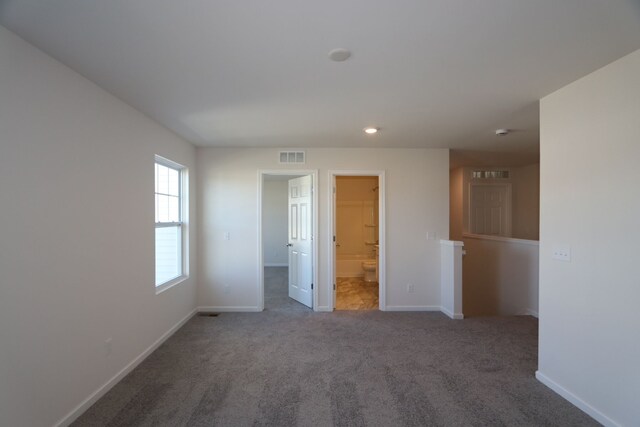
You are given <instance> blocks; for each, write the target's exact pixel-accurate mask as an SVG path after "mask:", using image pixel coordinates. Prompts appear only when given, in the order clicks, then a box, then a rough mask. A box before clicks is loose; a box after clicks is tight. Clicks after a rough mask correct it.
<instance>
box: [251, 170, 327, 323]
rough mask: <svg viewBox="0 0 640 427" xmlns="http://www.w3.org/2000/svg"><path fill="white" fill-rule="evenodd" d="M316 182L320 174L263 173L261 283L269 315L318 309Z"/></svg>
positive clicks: (263, 303) (260, 229)
mask: <svg viewBox="0 0 640 427" xmlns="http://www.w3.org/2000/svg"><path fill="white" fill-rule="evenodd" d="M315 182H317V173H316V172H315V171H259V193H258V194H259V228H258V237H259V264H258V265H259V267H260V269H259V273H258V274H259V280H258V282H259V286H260V289H259V290H260V294H261V296H260V299H261V302H262V309H264V310H269V311H283V310H284V311H291V310H294V311H306V310H310V309H314V308H315V307H316V305H317V304H316V303H315V301H316V300H317V288H316V289H314V286H313V284H314V283H317V268H316V264H317V255H316V254H317V244H316V240H315V239H314V236H315V235H316V230H317V199H316V197H317V196H315V192H314V191H313V188H314V183H315ZM314 291H315V292H314Z"/></svg>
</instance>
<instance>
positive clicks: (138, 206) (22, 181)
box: [0, 27, 196, 427]
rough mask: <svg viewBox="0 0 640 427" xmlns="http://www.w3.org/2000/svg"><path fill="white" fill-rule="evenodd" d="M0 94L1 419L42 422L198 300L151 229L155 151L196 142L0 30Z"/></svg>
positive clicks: (190, 159)
mask: <svg viewBox="0 0 640 427" xmlns="http://www.w3.org/2000/svg"><path fill="white" fill-rule="evenodd" d="M0 94H1V95H0V129H1V132H0V198H1V202H0V203H1V206H2V208H0V224H2V225H1V230H2V232H1V233H2V235H1V237H0V281H1V282H0V425H3V426H16V427H18V426H29V427H33V426H50V425H53V424H54V423H56V422H58V421H59V420H61V419H62V418H63V417H65V415H67V414H68V413H69V412H70V411H72V410H73V409H74V408H75V407H76V406H77V405H79V404H80V403H81V402H83V400H84V399H86V398H87V397H88V396H90V394H91V393H93V392H95V391H96V390H98V388H99V387H101V386H102V385H104V384H105V383H106V382H107V381H108V380H109V379H110V378H112V377H114V376H115V375H116V374H117V373H118V372H119V371H121V370H122V369H123V368H124V367H125V366H126V365H127V364H129V363H130V362H132V361H133V360H134V359H135V358H136V357H137V356H139V355H140V354H141V353H142V352H143V351H145V349H147V348H148V347H150V346H151V345H152V344H153V343H154V342H155V341H156V340H158V339H159V338H161V337H162V336H163V334H165V333H166V332H168V331H169V330H170V329H171V328H172V327H173V326H174V325H176V324H178V322H180V321H181V319H184V318H185V316H188V315H189V314H190V313H191V312H192V310H193V309H194V308H195V306H196V301H195V296H196V293H195V286H196V282H195V278H194V275H195V264H194V263H193V262H192V263H191V273H192V277H191V278H190V279H189V280H187V281H186V282H183V283H182V284H181V285H179V286H176V287H174V288H171V289H169V290H167V291H165V292H163V293H161V294H159V295H156V294H155V286H154V227H153V222H154V201H153V190H154V175H153V171H154V168H153V164H154V154H156V153H157V154H160V155H162V156H165V157H167V158H170V159H173V160H175V161H177V162H180V163H182V164H184V165H186V166H188V167H189V168H190V170H191V173H192V177H195V176H194V175H193V174H194V172H195V171H194V166H195V165H194V160H195V159H194V154H195V151H194V149H193V147H192V146H191V145H190V144H188V143H186V142H184V141H183V140H181V139H179V138H177V137H176V136H174V135H173V134H172V133H170V132H168V131H167V130H165V129H164V128H162V127H160V126H158V125H157V124H155V123H154V122H152V121H151V120H149V119H148V118H146V117H145V116H143V115H142V114H140V113H139V112H137V111H135V110H133V109H132V108H130V107H128V106H126V105H125V104H123V103H122V102H120V101H119V100H117V99H115V98H114V97H113V96H111V95H109V94H108V93H106V92H104V91H103V90H101V89H99V88H98V87H97V86H95V85H94V84H92V83H90V82H89V81H87V80H86V79H84V78H83V77H81V76H79V75H78V74H76V73H74V72H72V71H71V70H69V69H68V68H66V67H65V66H63V65H61V64H60V63H58V62H56V61H54V60H53V59H51V58H50V57H48V56H46V55H45V54H43V53H42V52H41V51H39V50H37V49H35V48H33V47H32V46H30V45H29V44H27V43H26V42H24V41H23V40H21V39H19V38H17V37H16V36H15V35H13V34H12V33H10V32H9V31H8V30H6V29H4V28H3V27H0ZM194 196H195V194H194V193H193V192H192V193H191V201H192V203H191V212H192V213H194V214H195V204H194V203H193V201H194V200H195V198H194ZM192 219H194V217H192ZM194 225H195V222H192V223H191V225H190V228H191V243H192V246H191V249H192V250H193V249H195V246H194V245H193V243H194V241H195V238H194V237H195V234H194V230H195V229H194ZM108 338H111V339H112V344H111V346H112V349H111V353H110V354H108V352H107V351H106V348H105V344H104V342H105V340H106V339H108Z"/></svg>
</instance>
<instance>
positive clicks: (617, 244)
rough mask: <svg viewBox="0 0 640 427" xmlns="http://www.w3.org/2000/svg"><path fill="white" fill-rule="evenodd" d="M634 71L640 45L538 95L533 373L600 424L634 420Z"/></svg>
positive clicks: (639, 178) (639, 355)
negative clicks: (562, 253) (558, 256)
mask: <svg viewBox="0 0 640 427" xmlns="http://www.w3.org/2000/svg"><path fill="white" fill-rule="evenodd" d="M639 76H640V50H639V51H636V52H634V53H632V54H630V55H628V56H626V57H624V58H622V59H620V60H618V61H616V62H614V63H612V64H610V65H608V66H606V67H604V68H602V69H600V70H598V71H596V72H594V73H592V74H590V75H588V76H586V77H584V78H582V79H580V80H578V81H576V82H574V83H572V84H570V85H568V86H566V87H565V88H563V89H561V90H559V91H557V92H555V93H553V94H551V95H549V96H547V97H546V98H544V99H543V100H542V103H541V131H542V133H541V147H540V148H541V196H542V200H541V201H542V203H541V218H540V219H541V224H540V225H541V227H540V238H541V239H540V243H541V246H540V347H539V371H538V378H540V379H541V380H542V381H544V382H545V383H546V384H547V385H549V386H551V387H552V388H554V389H555V390H556V391H558V392H560V393H561V394H564V395H565V397H567V398H569V399H570V400H572V401H573V402H574V403H576V404H577V405H579V406H580V407H582V408H583V409H585V410H587V411H589V413H590V414H591V415H593V416H595V417H597V419H598V420H599V421H600V422H602V423H604V424H607V425H615V424H619V425H624V426H637V425H638V420H640V405H638V395H639V393H640V367H639V365H638V361H640V332H639V331H640V310H638V301H640V285H639V283H640V281H639V279H638V277H639V274H638V259H639V256H638V242H639V241H640V226H639V225H638V222H639V218H640V191H639V190H638V184H639V183H640V168H638V167H637V165H636V164H634V163H637V162H638V160H639V159H640V78H639ZM561 246H570V248H571V262H563V261H557V260H554V259H552V258H551V254H552V251H553V250H554V248H556V247H561Z"/></svg>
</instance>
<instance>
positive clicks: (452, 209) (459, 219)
mask: <svg viewBox="0 0 640 427" xmlns="http://www.w3.org/2000/svg"><path fill="white" fill-rule="evenodd" d="M463 185H464V168H456V169H452V170H451V172H450V175H449V213H450V215H451V217H450V221H449V235H450V239H451V240H458V241H460V240H462V233H463V232H464V224H463V222H464V220H463V215H462V210H463V205H464V203H463V200H462V199H463V190H462V187H463Z"/></svg>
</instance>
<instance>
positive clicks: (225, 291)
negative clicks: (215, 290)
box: [224, 284, 231, 294]
mask: <svg viewBox="0 0 640 427" xmlns="http://www.w3.org/2000/svg"><path fill="white" fill-rule="evenodd" d="M230 292H231V289H230V288H229V285H228V284H225V285H224V293H225V294H228V293H230Z"/></svg>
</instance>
